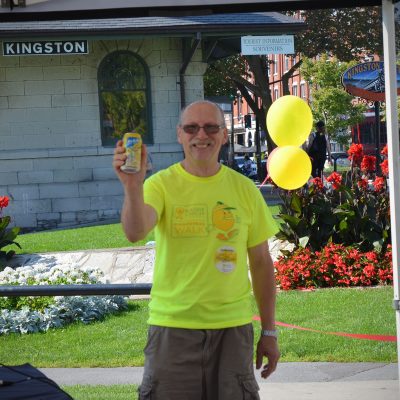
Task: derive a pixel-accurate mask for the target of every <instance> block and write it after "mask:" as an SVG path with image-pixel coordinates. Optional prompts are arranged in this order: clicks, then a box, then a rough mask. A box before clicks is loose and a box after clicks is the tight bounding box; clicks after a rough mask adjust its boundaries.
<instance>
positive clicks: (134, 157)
mask: <svg viewBox="0 0 400 400" xmlns="http://www.w3.org/2000/svg"><path fill="white" fill-rule="evenodd" d="M123 140H124V147H125V154H126V155H127V158H126V161H125V164H124V165H123V166H122V167H121V169H122V171H124V172H127V173H132V174H133V173H136V172H139V171H140V164H141V152H142V137H141V136H140V135H139V133H135V132H128V133H125V135H124V139H123Z"/></svg>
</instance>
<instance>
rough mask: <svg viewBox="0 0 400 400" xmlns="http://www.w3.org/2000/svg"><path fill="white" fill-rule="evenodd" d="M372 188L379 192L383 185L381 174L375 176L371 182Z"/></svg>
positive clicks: (383, 180)
mask: <svg viewBox="0 0 400 400" xmlns="http://www.w3.org/2000/svg"><path fill="white" fill-rule="evenodd" d="M373 185H374V188H375V191H376V192H380V191H381V190H383V189H384V187H385V178H383V177H382V176H377V177H376V178H375V180H374V182H373Z"/></svg>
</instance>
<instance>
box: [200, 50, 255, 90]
mask: <svg viewBox="0 0 400 400" xmlns="http://www.w3.org/2000/svg"><path fill="white" fill-rule="evenodd" d="M246 66H247V64H246V61H245V58H244V57H242V56H240V55H234V56H230V57H227V58H223V59H221V60H218V61H216V62H215V63H213V64H211V65H209V67H208V68H207V71H206V73H205V74H204V95H205V96H228V97H229V96H236V92H237V90H238V89H237V86H236V83H235V81H234V80H232V76H233V75H236V76H239V77H243V78H249V77H250V74H249V72H248V70H247V68H246Z"/></svg>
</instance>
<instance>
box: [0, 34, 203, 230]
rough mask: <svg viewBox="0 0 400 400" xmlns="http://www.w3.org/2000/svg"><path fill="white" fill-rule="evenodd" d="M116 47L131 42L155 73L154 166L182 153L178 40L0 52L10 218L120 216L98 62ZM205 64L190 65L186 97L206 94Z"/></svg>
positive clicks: (0, 179)
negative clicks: (74, 51) (105, 140)
mask: <svg viewBox="0 0 400 400" xmlns="http://www.w3.org/2000/svg"><path fill="white" fill-rule="evenodd" d="M115 50H131V51H133V52H136V53H137V54H139V55H140V56H141V57H142V58H143V59H144V61H145V62H146V63H147V65H148V67H149V70H150V77H151V95H152V118H153V121H152V122H153V138H154V145H152V146H149V150H150V153H151V155H152V160H153V172H154V171H156V170H158V169H160V168H164V167H166V166H168V165H170V164H172V163H174V162H176V161H178V160H179V159H181V157H182V150H181V147H180V146H179V145H178V144H177V142H176V133H175V126H176V123H177V118H178V114H179V110H180V86H179V69H180V67H181V64H182V49H181V40H180V39H178V38H149V39H146V40H142V39H141V40H129V41H128V40H124V41H122V40H120V41H117V40H111V41H90V42H89V54H87V55H64V56H60V55H57V56H50V55H48V56H20V57H4V56H0V196H4V195H7V196H9V197H10V200H11V201H10V205H9V207H8V208H7V209H6V211H7V215H10V216H11V217H12V225H16V226H20V227H22V228H25V229H26V230H29V229H48V228H60V227H68V226H75V225H80V224H88V223H97V222H99V221H109V220H116V219H118V218H119V214H120V209H121V205H122V187H121V185H120V183H119V181H118V180H117V179H116V177H115V175H114V172H113V170H112V168H111V160H112V153H113V148H110V147H103V146H102V144H101V132H100V121H99V117H100V112H99V99H98V85H97V68H98V66H99V64H100V62H101V60H102V59H103V58H104V57H105V56H106V55H107V54H108V53H110V52H112V51H115ZM205 68H206V65H205V64H204V63H202V62H201V53H200V51H198V52H197V53H196V54H195V55H194V57H193V60H192V62H191V63H190V64H189V67H188V69H187V71H186V78H185V85H186V98H187V101H188V102H190V101H193V100H197V99H201V98H202V97H203V74H204V71H205Z"/></svg>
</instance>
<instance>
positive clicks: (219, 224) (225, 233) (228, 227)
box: [212, 201, 238, 240]
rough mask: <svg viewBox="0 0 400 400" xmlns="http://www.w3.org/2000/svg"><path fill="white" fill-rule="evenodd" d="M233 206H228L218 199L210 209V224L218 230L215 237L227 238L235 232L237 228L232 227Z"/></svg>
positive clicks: (233, 221) (233, 217)
mask: <svg viewBox="0 0 400 400" xmlns="http://www.w3.org/2000/svg"><path fill="white" fill-rule="evenodd" d="M234 209H235V208H234V207H229V206H227V205H226V204H224V203H222V202H220V201H218V202H217V205H216V206H215V207H214V208H213V210H212V224H213V225H214V227H215V228H216V229H218V230H219V231H222V232H219V233H218V234H217V238H218V239H221V240H228V239H230V238H232V237H233V236H235V235H236V234H237V232H238V231H237V229H232V228H233V227H234V225H235V216H234V215H233V213H232V211H231V210H234Z"/></svg>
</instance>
